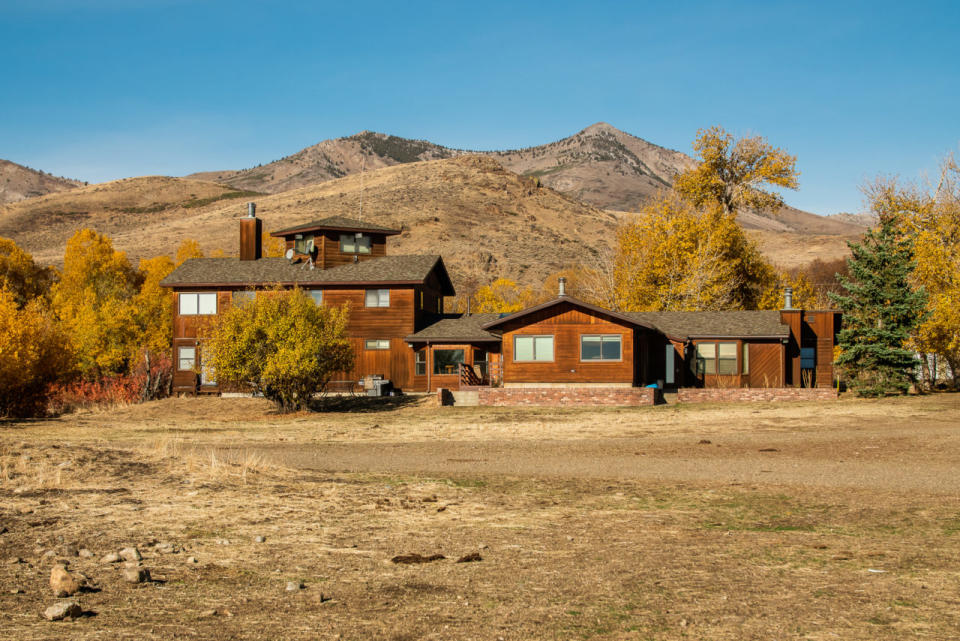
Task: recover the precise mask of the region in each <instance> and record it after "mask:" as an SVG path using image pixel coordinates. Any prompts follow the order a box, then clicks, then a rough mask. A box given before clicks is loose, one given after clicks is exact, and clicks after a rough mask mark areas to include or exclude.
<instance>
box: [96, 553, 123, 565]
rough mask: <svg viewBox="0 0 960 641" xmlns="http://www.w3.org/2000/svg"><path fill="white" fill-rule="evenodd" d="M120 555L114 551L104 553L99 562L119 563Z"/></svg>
mask: <svg viewBox="0 0 960 641" xmlns="http://www.w3.org/2000/svg"><path fill="white" fill-rule="evenodd" d="M120 560H121V559H120V555H119V554H117V553H116V552H111V553H110V554H105V555H104V556H103V558H101V559H100V562H101V563H119V562H120Z"/></svg>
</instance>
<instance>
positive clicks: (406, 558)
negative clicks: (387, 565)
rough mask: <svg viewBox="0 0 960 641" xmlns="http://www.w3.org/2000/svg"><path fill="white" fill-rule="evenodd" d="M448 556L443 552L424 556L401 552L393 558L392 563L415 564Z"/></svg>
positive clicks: (439, 559) (430, 561)
mask: <svg viewBox="0 0 960 641" xmlns="http://www.w3.org/2000/svg"><path fill="white" fill-rule="evenodd" d="M445 558H447V557H445V556H443V555H442V554H431V555H430V556H423V555H421V554H417V553H416V552H414V553H413V554H399V555H397V556H395V557H393V558H392V559H390V562H391V563H403V564H407V565H410V564H414V563H432V562H433V561H442V560H443V559H445Z"/></svg>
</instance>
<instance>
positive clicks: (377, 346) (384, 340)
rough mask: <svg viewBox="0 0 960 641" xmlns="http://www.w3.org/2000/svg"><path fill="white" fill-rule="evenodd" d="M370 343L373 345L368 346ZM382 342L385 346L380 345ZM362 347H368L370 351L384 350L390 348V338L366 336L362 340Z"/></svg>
mask: <svg viewBox="0 0 960 641" xmlns="http://www.w3.org/2000/svg"><path fill="white" fill-rule="evenodd" d="M371 343H374V344H375V345H374V346H373V347H370V344H371ZM384 343H385V344H386V346H385V347H383V346H382V345H383V344H384ZM363 348H364V349H368V350H370V351H377V352H382V351H386V350H388V349H390V339H389V338H368V339H366V340H364V341H363Z"/></svg>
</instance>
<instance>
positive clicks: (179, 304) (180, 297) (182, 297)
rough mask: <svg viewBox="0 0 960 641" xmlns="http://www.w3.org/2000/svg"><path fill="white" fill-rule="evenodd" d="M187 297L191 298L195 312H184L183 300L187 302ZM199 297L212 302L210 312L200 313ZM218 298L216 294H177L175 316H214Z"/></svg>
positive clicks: (217, 307)
mask: <svg viewBox="0 0 960 641" xmlns="http://www.w3.org/2000/svg"><path fill="white" fill-rule="evenodd" d="M189 297H193V299H194V301H195V305H194V307H193V309H194V310H196V311H193V312H190V311H184V305H183V303H184V300H189ZM201 297H203V298H204V299H207V300H208V301H209V300H213V311H212V312H201V311H200V300H201ZM218 298H219V297H218V296H217V292H177V314H178V315H180V316H216V315H217V311H218V309H219V304H220V301H219V300H218Z"/></svg>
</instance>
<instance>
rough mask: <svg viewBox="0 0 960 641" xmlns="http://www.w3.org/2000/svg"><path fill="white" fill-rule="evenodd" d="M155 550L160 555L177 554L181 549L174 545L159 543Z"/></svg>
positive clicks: (154, 547)
mask: <svg viewBox="0 0 960 641" xmlns="http://www.w3.org/2000/svg"><path fill="white" fill-rule="evenodd" d="M153 549H154V550H156V551H157V552H159V553H160V554H176V553H177V552H178V551H179V549H178V548H177V546H176V545H174V544H173V543H167V542H163V543H157V544H156V545H154V546H153Z"/></svg>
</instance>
